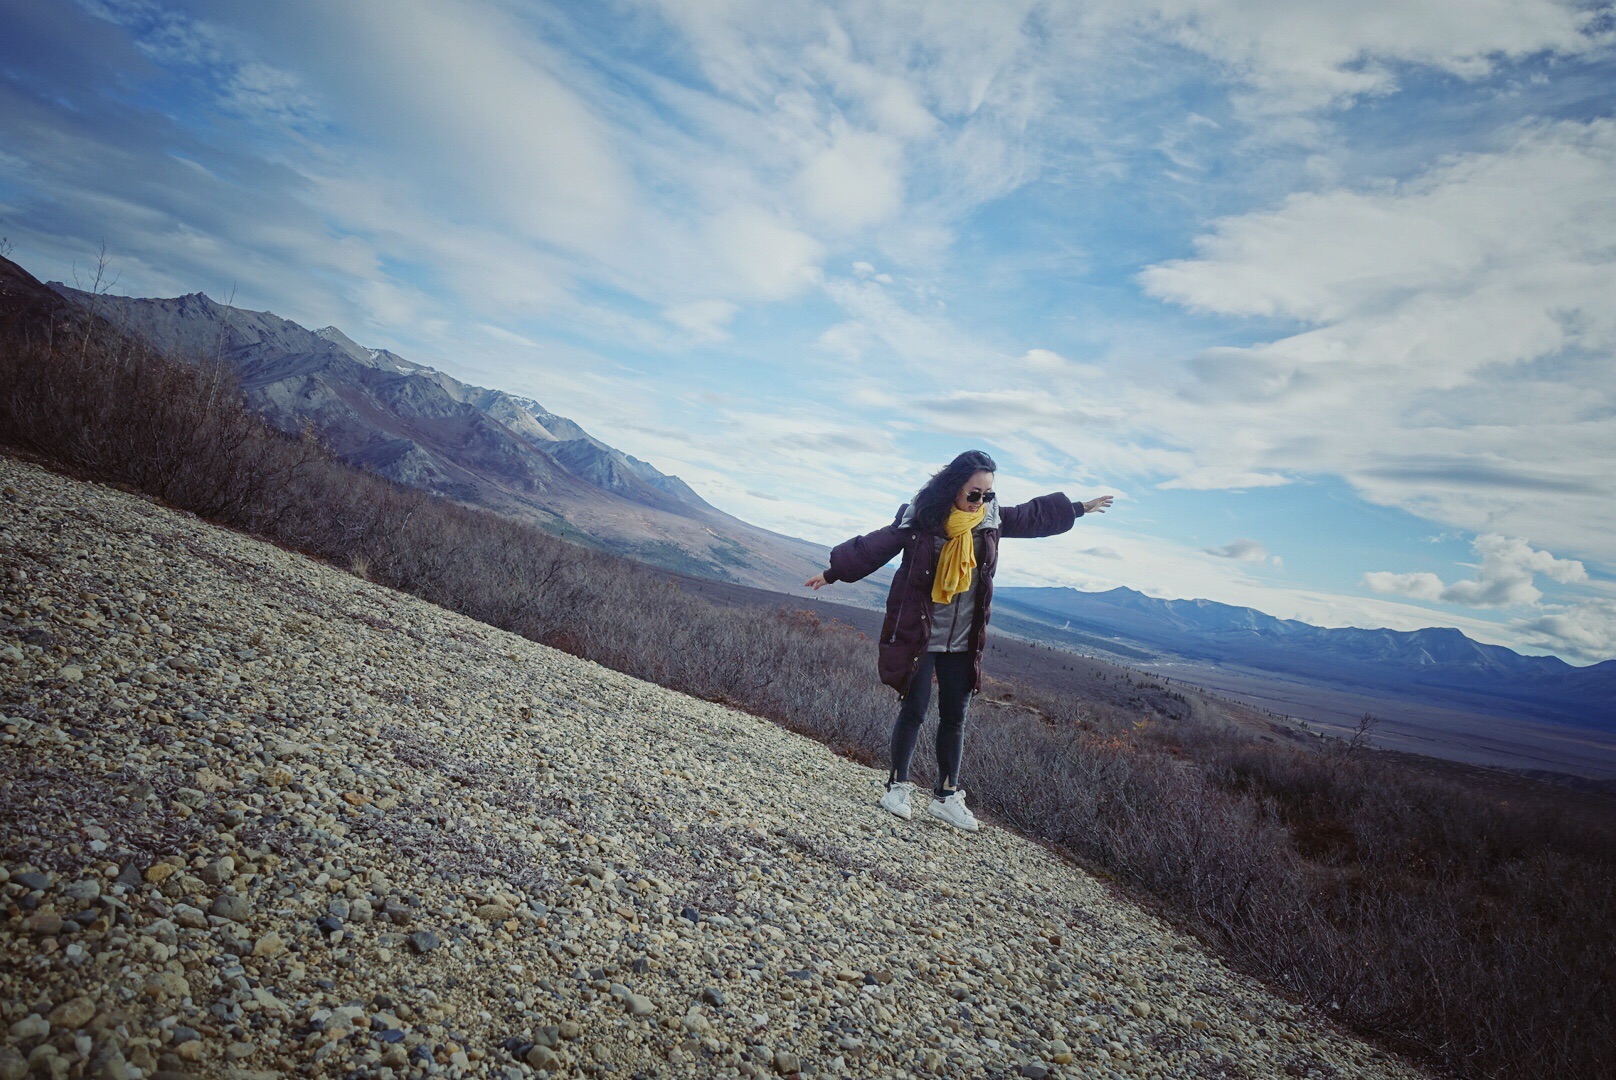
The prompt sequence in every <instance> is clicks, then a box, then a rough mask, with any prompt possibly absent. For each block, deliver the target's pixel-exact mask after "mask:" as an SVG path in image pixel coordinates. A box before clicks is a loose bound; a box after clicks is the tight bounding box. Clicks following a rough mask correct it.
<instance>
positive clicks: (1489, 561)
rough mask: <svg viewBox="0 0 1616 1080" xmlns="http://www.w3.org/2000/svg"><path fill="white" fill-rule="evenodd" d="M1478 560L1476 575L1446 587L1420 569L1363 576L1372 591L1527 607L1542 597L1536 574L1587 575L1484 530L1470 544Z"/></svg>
mask: <svg viewBox="0 0 1616 1080" xmlns="http://www.w3.org/2000/svg"><path fill="white" fill-rule="evenodd" d="M1471 547H1472V549H1473V550H1474V551H1475V553H1476V554H1477V555H1479V556H1480V557H1481V562H1480V564H1479V565H1478V566H1477V568H1476V576H1475V577H1474V578H1471V579H1468V580H1465V581H1455V582H1453V583H1452V584H1451V585H1445V584H1443V582H1442V579H1441V578H1439V577H1437V575H1435V574H1432V573H1428V572H1421V573H1413V574H1393V573H1388V572H1385V571H1375V572H1372V573H1367V574H1365V575H1364V576H1363V583H1364V585H1365V586H1367V587H1368V588H1369V589H1370V590H1371V591H1372V592H1378V593H1395V594H1401V595H1403V596H1409V597H1412V598H1414V599H1416V600H1432V601H1441V602H1443V603H1449V604H1461V605H1464V606H1465V607H1483V608H1493V607H1526V606H1530V605H1532V604H1536V603H1537V602H1538V601H1539V600H1541V599H1542V598H1543V593H1542V590H1540V589H1538V587H1537V586H1536V585H1534V584H1533V578H1535V577H1536V576H1537V575H1538V574H1543V575H1544V576H1546V577H1548V578H1550V579H1551V580H1553V581H1558V582H1561V583H1562V584H1570V583H1573V582H1579V581H1586V580H1587V579H1588V573H1587V571H1586V570H1585V569H1584V568H1583V565H1582V563H1580V562H1578V561H1577V560H1575V559H1557V558H1555V557H1554V556H1553V555H1551V554H1549V553H1548V552H1547V551H1537V550H1534V549H1533V548H1532V547H1531V545H1529V544H1528V543H1527V542H1526V541H1525V540H1521V539H1519V538H1516V537H1509V536H1499V535H1497V534H1494V533H1488V534H1485V535H1482V536H1478V537H1476V539H1475V542H1474V543H1473V544H1472V545H1471Z"/></svg>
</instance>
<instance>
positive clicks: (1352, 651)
mask: <svg viewBox="0 0 1616 1080" xmlns="http://www.w3.org/2000/svg"><path fill="white" fill-rule="evenodd" d="M995 603H996V604H997V605H1000V606H1002V608H1003V609H1004V610H1005V611H1006V613H1008V614H1012V615H1015V616H1018V617H1019V618H1020V619H1021V620H1024V621H1025V622H1028V623H1032V624H1035V626H1036V628H1037V630H1036V632H1037V633H1039V635H1040V636H1043V637H1046V638H1048V639H1049V640H1052V641H1056V642H1060V643H1062V644H1065V645H1068V646H1070V647H1073V648H1077V649H1080V650H1082V651H1087V652H1094V653H1099V654H1109V655H1111V656H1113V657H1116V658H1119V659H1122V660H1124V661H1125V662H1127V663H1131V664H1135V665H1145V666H1148V664H1149V662H1150V661H1152V660H1160V659H1167V658H1177V659H1183V660H1191V661H1202V662H1209V663H1214V664H1219V665H1233V666H1239V667H1243V668H1249V669H1253V670H1257V671H1267V672H1273V673H1277V674H1282V675H1289V676H1294V677H1299V678H1303V679H1307V680H1309V681H1313V682H1318V683H1324V684H1327V685H1332V686H1338V687H1342V688H1345V689H1350V690H1357V691H1371V692H1379V693H1382V694H1389V695H1394V696H1397V697H1400V698H1408V699H1411V700H1421V701H1426V702H1430V703H1434V704H1443V705H1448V706H1456V707H1461V708H1467V709H1475V710H1479V711H1483V712H1492V713H1498V712H1500V711H1507V712H1508V713H1509V714H1510V715H1515V716H1521V717H1528V718H1534V719H1543V720H1552V721H1556V722H1559V723H1570V724H1575V725H1577V726H1579V727H1591V728H1598V729H1600V730H1607V731H1616V660H1607V661H1605V662H1604V663H1601V664H1594V665H1593V666H1591V667H1582V668H1579V667H1573V666H1572V665H1570V664H1567V663H1566V662H1565V661H1563V660H1561V659H1559V658H1558V657H1553V656H1523V655H1521V654H1520V653H1517V652H1514V651H1512V650H1510V649H1506V648H1504V647H1503V646H1501V645H1484V644H1482V643H1480V642H1478V641H1473V640H1471V639H1470V638H1468V637H1466V636H1465V635H1464V634H1463V633H1461V632H1460V631H1458V630H1454V629H1451V628H1443V627H1432V628H1429V629H1425V630H1413V631H1403V630H1359V629H1355V628H1350V627H1349V628H1342V629H1326V628H1323V627H1318V626H1313V625H1311V624H1309V623H1304V622H1297V621H1295V620H1293V619H1276V618H1274V617H1273V616H1271V615H1265V614H1263V613H1262V612H1260V611H1255V610H1253V609H1251V608H1246V607H1234V606H1232V605H1229V604H1220V603H1217V602H1215V601H1212V600H1157V599H1155V598H1153V597H1149V596H1146V595H1145V594H1143V593H1140V592H1135V591H1134V590H1132V589H1112V590H1110V591H1109V592H1098V593H1087V592H1079V591H1077V590H1075V589H1047V588H1046V589H1036V588H1010V587H1001V588H999V589H997V590H996V591H995ZM1022 629H1025V627H1023V628H1022Z"/></svg>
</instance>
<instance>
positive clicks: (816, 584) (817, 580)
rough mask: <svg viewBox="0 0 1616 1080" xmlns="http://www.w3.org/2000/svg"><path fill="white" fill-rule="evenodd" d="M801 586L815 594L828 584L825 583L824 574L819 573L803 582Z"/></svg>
mask: <svg viewBox="0 0 1616 1080" xmlns="http://www.w3.org/2000/svg"><path fill="white" fill-rule="evenodd" d="M803 584H804V585H805V586H807V587H808V588H810V589H812V590H814V591H815V592H818V591H819V590H820V589H823V588H824V587H825V586H826V585H829V584H830V582H828V581H826V580H825V575H824V573H823V572H820V573H818V574H815V575H814V576H813V577H811V578H809V579H808V580H807V581H805V582H803Z"/></svg>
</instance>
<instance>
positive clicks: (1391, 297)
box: [1129, 120, 1616, 558]
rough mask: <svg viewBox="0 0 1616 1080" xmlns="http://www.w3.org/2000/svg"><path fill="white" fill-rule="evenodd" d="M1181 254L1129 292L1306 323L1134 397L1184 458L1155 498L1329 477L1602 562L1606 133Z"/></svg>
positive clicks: (1246, 221) (1296, 209)
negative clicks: (1168, 490)
mask: <svg viewBox="0 0 1616 1080" xmlns="http://www.w3.org/2000/svg"><path fill="white" fill-rule="evenodd" d="M1197 249H1198V254H1197V256H1196V257H1195V258H1190V259H1182V260H1177V261H1172V262H1167V263H1162V264H1159V265H1157V266H1154V267H1152V268H1150V269H1148V270H1146V271H1145V272H1144V273H1143V274H1142V275H1141V277H1140V281H1141V283H1142V284H1143V285H1144V287H1145V288H1146V290H1147V291H1148V292H1149V293H1150V294H1151V295H1154V296H1156V297H1159V298H1161V299H1164V300H1169V301H1172V302H1174V303H1177V304H1181V305H1184V306H1185V307H1188V308H1192V309H1195V310H1198V311H1205V312H1211V313H1216V314H1219V315H1226V316H1233V317H1243V316H1253V315H1257V316H1266V317H1282V318H1288V319H1294V320H1298V321H1300V322H1302V323H1303V324H1304V326H1303V327H1302V328H1301V329H1299V330H1298V331H1297V332H1294V333H1292V334H1290V335H1289V336H1285V337H1281V338H1278V339H1276V340H1273V341H1269V342H1266V343H1261V344H1257V345H1254V346H1250V347H1224V348H1218V349H1214V350H1209V351H1206V352H1204V353H1202V354H1201V355H1199V356H1198V357H1195V358H1194V359H1193V360H1191V361H1190V362H1189V363H1187V365H1186V367H1185V369H1184V376H1185V377H1183V378H1181V379H1179V380H1177V381H1176V384H1175V385H1173V389H1172V392H1171V393H1170V394H1164V393H1163V392H1162V387H1161V386H1160V385H1158V384H1157V383H1156V382H1148V383H1147V382H1145V381H1143V380H1141V382H1140V384H1138V385H1136V386H1134V387H1133V388H1132V389H1131V390H1130V391H1129V400H1130V401H1131V402H1132V404H1133V411H1134V412H1135V413H1136V414H1138V415H1141V416H1149V417H1151V418H1152V419H1153V421H1154V424H1155V428H1156V430H1157V432H1158V433H1159V435H1160V438H1161V440H1162V441H1163V442H1164V443H1165V444H1167V445H1169V446H1172V447H1175V448H1181V449H1182V450H1184V451H1185V457H1184V460H1183V462H1182V464H1181V465H1180V466H1179V469H1180V471H1178V472H1176V473H1175V474H1173V475H1171V476H1169V478H1168V479H1167V481H1166V482H1165V483H1163V485H1162V486H1163V487H1191V488H1204V487H1213V486H1230V487H1246V486H1252V485H1253V484H1255V483H1261V482H1267V483H1276V482H1282V480H1281V478H1282V477H1284V476H1288V475H1300V474H1308V473H1318V474H1335V475H1341V476H1344V477H1345V478H1346V479H1347V480H1349V481H1350V482H1351V483H1352V484H1353V485H1354V486H1355V487H1356V488H1357V489H1358V490H1359V491H1360V492H1361V493H1362V494H1363V495H1365V496H1366V497H1367V498H1368V499H1370V500H1371V501H1373V502H1376V503H1381V504H1385V505H1394V506H1399V507H1402V508H1404V509H1406V510H1409V511H1410V512H1412V513H1415V514H1417V515H1419V516H1422V517H1425V518H1428V519H1430V520H1432V521H1434V522H1436V523H1438V524H1440V525H1444V526H1450V527H1459V528H1463V529H1465V530H1467V531H1471V532H1478V533H1489V532H1496V533H1509V534H1516V535H1533V536H1534V537H1536V538H1537V539H1539V540H1540V541H1541V542H1544V543H1546V544H1548V545H1549V546H1550V547H1551V548H1555V549H1560V550H1571V551H1576V552H1579V553H1588V554H1598V555H1600V557H1603V558H1616V543H1613V541H1612V537H1616V473H1613V472H1612V471H1611V470H1610V469H1609V468H1607V467H1606V465H1605V463H1606V462H1607V461H1609V460H1610V458H1611V456H1612V454H1613V453H1616V419H1613V418H1612V417H1613V409H1616V363H1613V362H1612V358H1613V357H1616V304H1612V303H1611V302H1610V297H1611V296H1613V295H1616V258H1613V257H1612V255H1611V252H1612V251H1616V121H1613V120H1596V121H1592V122H1589V123H1576V122H1565V123H1557V124H1550V125H1543V126H1535V127H1530V128H1527V129H1524V130H1521V131H1518V132H1517V133H1515V134H1514V135H1513V136H1511V137H1510V138H1509V139H1508V141H1507V143H1506V144H1505V145H1503V146H1501V147H1500V148H1499V149H1497V150H1495V151H1492V152H1488V153H1471V154H1465V155H1459V156H1455V157H1452V158H1449V159H1447V160H1445V161H1444V162H1442V163H1440V164H1439V165H1437V166H1435V167H1433V168H1431V169H1430V170H1428V171H1427V172H1425V173H1424V174H1422V175H1420V176H1417V177H1415V178H1413V179H1411V180H1408V181H1405V182H1402V183H1397V184H1391V183H1387V184H1380V185H1365V186H1362V187H1360V188H1355V189H1351V190H1349V189H1336V190H1329V191H1323V192H1318V193H1313V194H1305V195H1298V196H1293V197H1292V198H1290V199H1288V200H1287V201H1286V202H1285V203H1284V204H1283V205H1282V206H1281V207H1279V208H1278V209H1274V210H1269V211H1262V212H1255V213H1251V214H1246V215H1241V216H1238V217H1233V218H1228V219H1224V220H1222V221H1219V222H1218V223H1216V224H1215V225H1214V226H1213V227H1212V229H1211V230H1210V231H1209V232H1208V233H1207V234H1206V235H1205V236H1204V237H1202V238H1201V240H1200V241H1198V242H1197ZM1161 382H1165V380H1161Z"/></svg>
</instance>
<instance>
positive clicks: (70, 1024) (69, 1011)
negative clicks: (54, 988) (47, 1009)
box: [46, 996, 95, 1030]
mask: <svg viewBox="0 0 1616 1080" xmlns="http://www.w3.org/2000/svg"><path fill="white" fill-rule="evenodd" d="M93 1016H95V1002H94V1001H93V1000H91V999H90V998H89V997H87V996H80V997H76V998H73V999H71V1000H69V1001H64V1002H62V1003H61V1004H60V1005H58V1006H56V1008H54V1009H52V1010H51V1013H50V1016H49V1017H47V1018H46V1019H48V1020H49V1021H50V1025H51V1027H53V1028H67V1029H68V1030H73V1029H76V1028H81V1027H83V1026H84V1025H85V1024H88V1023H89V1022H90V1019H91V1018H92V1017H93Z"/></svg>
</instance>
